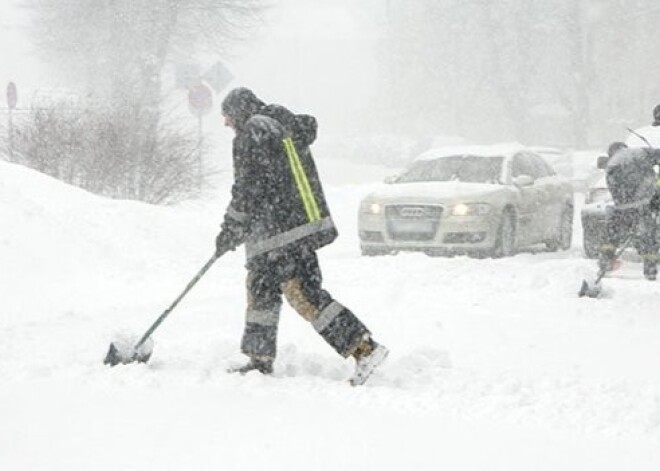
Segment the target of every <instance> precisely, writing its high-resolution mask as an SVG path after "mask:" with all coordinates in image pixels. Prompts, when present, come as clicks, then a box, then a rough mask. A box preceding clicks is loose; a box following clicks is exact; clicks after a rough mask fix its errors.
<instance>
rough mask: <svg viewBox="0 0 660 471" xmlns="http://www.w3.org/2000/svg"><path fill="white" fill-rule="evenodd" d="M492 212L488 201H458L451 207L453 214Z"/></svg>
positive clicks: (473, 214) (476, 214)
mask: <svg viewBox="0 0 660 471" xmlns="http://www.w3.org/2000/svg"><path fill="white" fill-rule="evenodd" d="M488 213H490V205H489V204H486V203H458V204H456V205H454V206H453V207H452V208H451V214H452V216H485V215H486V214H488Z"/></svg>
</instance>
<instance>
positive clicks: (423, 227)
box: [385, 205, 442, 241]
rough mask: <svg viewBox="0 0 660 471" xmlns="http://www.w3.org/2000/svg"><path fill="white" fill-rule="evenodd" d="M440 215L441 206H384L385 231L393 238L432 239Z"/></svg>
mask: <svg viewBox="0 0 660 471" xmlns="http://www.w3.org/2000/svg"><path fill="white" fill-rule="evenodd" d="M441 216H442V207H441V206H428V205H391V206H387V207H386V208H385V217H386V220H387V233H388V235H389V237H390V238H391V239H393V240H401V241H428V240H433V238H434V237H435V234H436V232H437V231H438V226H439V225H440V217H441Z"/></svg>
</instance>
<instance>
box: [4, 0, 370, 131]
mask: <svg viewBox="0 0 660 471" xmlns="http://www.w3.org/2000/svg"><path fill="white" fill-rule="evenodd" d="M366 3H368V2H366ZM366 3H365V2H362V3H359V2H352V1H348V0H332V1H331V0H311V1H310V0H277V1H276V2H275V3H274V5H275V6H274V7H273V8H272V9H271V10H270V11H269V12H268V14H267V15H266V18H265V22H264V27H263V28H261V29H260V30H259V33H258V34H257V35H255V37H254V41H253V42H252V43H250V44H245V45H243V46H242V47H240V48H239V49H238V50H237V52H236V57H235V58H229V59H224V60H225V62H226V64H227V66H228V67H229V68H230V69H231V71H232V73H233V74H234V76H235V80H234V82H233V83H232V84H231V86H248V87H251V88H253V89H254V90H255V92H256V93H257V94H258V95H260V96H261V97H262V98H263V99H264V100H265V101H267V102H275V103H281V104H283V105H285V106H289V107H291V108H293V109H294V111H298V112H306V113H311V114H315V115H316V116H317V117H318V118H319V120H320V122H321V123H323V126H324V129H325V130H326V131H328V130H329V129H338V128H346V127H348V128H350V125H351V122H352V121H354V120H355V119H357V115H356V114H357V113H358V111H359V110H360V108H362V107H363V105H364V104H365V103H368V101H369V100H371V99H372V88H373V81H374V79H375V78H376V64H375V59H374V55H373V46H374V42H375V39H376V34H375V28H376V25H375V21H374V18H373V15H368V14H365V10H364V9H365V4H366ZM17 4H18V0H2V2H0V87H1V90H2V94H1V96H0V107H4V106H6V94H5V90H6V86H7V83H8V82H9V81H13V82H15V83H16V85H17V88H18V96H19V100H18V106H19V107H20V106H27V105H28V103H29V101H28V100H29V98H28V97H29V96H31V94H32V93H33V92H34V91H35V90H36V89H49V90H52V89H57V88H58V87H59V86H60V85H59V84H58V83H55V82H53V80H54V79H53V76H52V74H49V73H48V71H46V70H45V68H43V67H40V66H39V64H38V61H37V58H36V57H35V55H34V53H33V51H32V47H31V45H30V43H29V40H28V39H27V37H28V36H27V24H28V19H27V14H26V13H25V12H24V11H23V10H22V9H20V8H19V7H18V5H17ZM217 59H218V58H217V57H216V58H211V59H210V60H209V63H208V64H205V65H210V64H211V63H213V62H215V61H216V60H217ZM220 95H221V96H219V97H218V98H217V100H216V103H219V101H220V100H221V99H222V95H224V92H221V94H220Z"/></svg>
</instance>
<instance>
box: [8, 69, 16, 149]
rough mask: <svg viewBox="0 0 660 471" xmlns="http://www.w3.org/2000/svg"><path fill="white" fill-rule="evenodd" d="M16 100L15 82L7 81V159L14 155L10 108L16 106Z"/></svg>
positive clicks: (12, 108)
mask: <svg viewBox="0 0 660 471" xmlns="http://www.w3.org/2000/svg"><path fill="white" fill-rule="evenodd" d="M17 101H18V93H17V91H16V84H15V83H14V82H9V83H8V84H7V107H8V108H9V113H7V133H8V134H9V136H8V143H9V159H10V160H13V157H14V125H13V124H14V123H13V121H12V116H11V114H12V110H14V109H15V108H16V103H17Z"/></svg>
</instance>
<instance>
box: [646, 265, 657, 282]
mask: <svg viewBox="0 0 660 471" xmlns="http://www.w3.org/2000/svg"><path fill="white" fill-rule="evenodd" d="M657 277H658V263H657V262H656V261H654V260H644V278H646V279H647V280H649V281H655V279H656V278H657Z"/></svg>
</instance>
